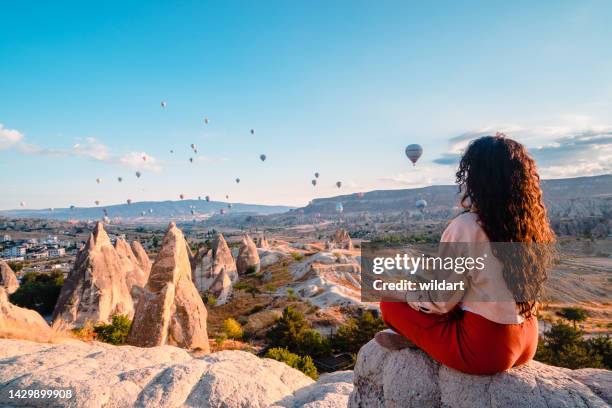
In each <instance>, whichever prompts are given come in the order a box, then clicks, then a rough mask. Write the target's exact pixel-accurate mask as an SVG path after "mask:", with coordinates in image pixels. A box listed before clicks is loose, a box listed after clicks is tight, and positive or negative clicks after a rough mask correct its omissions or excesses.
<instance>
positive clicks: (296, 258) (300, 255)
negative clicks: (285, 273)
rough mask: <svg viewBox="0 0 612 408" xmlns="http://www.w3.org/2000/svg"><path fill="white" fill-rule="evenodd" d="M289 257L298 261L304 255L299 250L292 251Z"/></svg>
mask: <svg viewBox="0 0 612 408" xmlns="http://www.w3.org/2000/svg"><path fill="white" fill-rule="evenodd" d="M291 257H292V258H293V260H294V261H297V262H300V261H301V260H302V259H304V255H302V254H300V253H299V252H292V253H291Z"/></svg>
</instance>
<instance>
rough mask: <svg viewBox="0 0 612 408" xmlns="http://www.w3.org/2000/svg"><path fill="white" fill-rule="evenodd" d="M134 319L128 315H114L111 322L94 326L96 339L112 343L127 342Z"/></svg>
mask: <svg viewBox="0 0 612 408" xmlns="http://www.w3.org/2000/svg"><path fill="white" fill-rule="evenodd" d="M131 326H132V321H131V320H130V319H129V318H128V317H127V316H126V315H114V316H113V319H112V322H111V324H104V323H102V324H97V325H96V326H94V329H93V330H94V333H96V339H97V340H100V341H103V342H105V343H110V344H115V345H119V344H125V341H126V340H127V336H128V334H129V332H130V327H131Z"/></svg>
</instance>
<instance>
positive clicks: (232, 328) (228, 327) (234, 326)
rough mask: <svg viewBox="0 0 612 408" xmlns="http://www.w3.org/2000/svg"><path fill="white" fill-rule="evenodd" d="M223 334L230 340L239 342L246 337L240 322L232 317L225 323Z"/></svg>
mask: <svg viewBox="0 0 612 408" xmlns="http://www.w3.org/2000/svg"><path fill="white" fill-rule="evenodd" d="M223 332H224V333H225V334H226V335H227V337H228V338H230V339H234V340H239V339H241V338H242V336H243V335H244V332H243V331H242V326H241V325H240V323H238V321H237V320H236V319H234V318H232V317H229V318H227V319H225V320H224V321H223Z"/></svg>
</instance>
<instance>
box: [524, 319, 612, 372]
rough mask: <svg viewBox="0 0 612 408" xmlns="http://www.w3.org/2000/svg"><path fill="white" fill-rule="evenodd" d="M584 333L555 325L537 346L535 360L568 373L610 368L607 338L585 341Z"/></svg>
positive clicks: (611, 347) (610, 345)
mask: <svg viewBox="0 0 612 408" xmlns="http://www.w3.org/2000/svg"><path fill="white" fill-rule="evenodd" d="M583 334H584V332H583V331H581V330H579V329H576V328H575V327H573V326H571V325H569V324H567V323H564V322H562V321H560V322H557V323H555V324H553V325H552V326H551V328H550V329H549V330H547V331H546V332H544V335H543V336H542V338H541V339H540V341H539V342H538V349H537V352H536V355H535V357H534V358H535V359H536V360H538V361H541V362H543V363H547V364H552V365H556V366H560V367H566V368H571V369H577V368H586V367H593V368H608V369H611V368H612V365H611V364H612V361H611V360H612V341H610V338H609V337H595V338H592V339H587V340H585V339H584V338H583Z"/></svg>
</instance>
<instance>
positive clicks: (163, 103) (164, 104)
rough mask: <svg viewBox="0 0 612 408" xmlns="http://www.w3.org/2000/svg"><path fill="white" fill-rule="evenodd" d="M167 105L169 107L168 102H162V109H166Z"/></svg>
mask: <svg viewBox="0 0 612 408" xmlns="http://www.w3.org/2000/svg"><path fill="white" fill-rule="evenodd" d="M167 105H168V104H167V103H166V101H161V107H162V108H164V109H165V108H166V106H167Z"/></svg>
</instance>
